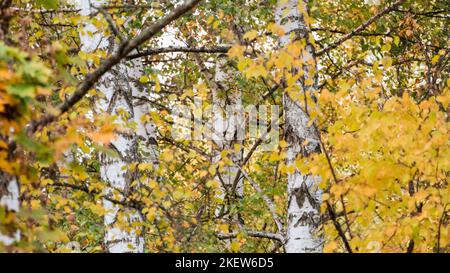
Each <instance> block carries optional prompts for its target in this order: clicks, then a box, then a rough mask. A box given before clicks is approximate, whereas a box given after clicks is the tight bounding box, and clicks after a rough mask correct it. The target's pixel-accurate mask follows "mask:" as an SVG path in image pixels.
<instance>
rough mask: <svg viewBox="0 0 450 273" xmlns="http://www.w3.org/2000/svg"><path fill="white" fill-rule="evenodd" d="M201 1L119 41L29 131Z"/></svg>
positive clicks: (67, 106) (181, 7) (62, 109)
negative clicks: (69, 95) (128, 38)
mask: <svg viewBox="0 0 450 273" xmlns="http://www.w3.org/2000/svg"><path fill="white" fill-rule="evenodd" d="M201 1H202V0H186V1H185V2H184V3H183V4H181V5H179V6H178V7H176V8H175V9H173V10H172V11H171V12H170V13H169V14H168V15H166V16H165V17H163V18H161V19H160V20H158V21H156V22H155V23H154V24H152V25H151V26H149V27H148V28H146V29H144V30H143V31H142V32H141V34H139V35H138V36H136V37H135V38H133V39H131V40H129V41H125V42H123V43H121V44H120V46H119V47H118V49H117V50H116V51H115V52H114V53H113V54H112V55H111V56H110V57H109V58H107V59H106V60H105V61H104V62H103V63H102V64H101V65H100V66H99V67H98V68H97V69H96V70H95V71H94V72H92V73H89V74H87V75H86V77H85V78H84V80H83V81H82V82H81V83H80V84H79V85H78V88H77V89H76V90H75V92H74V93H73V95H72V96H71V97H70V98H69V99H67V100H66V101H65V102H63V103H62V104H60V105H59V106H58V109H59V112H60V113H59V114H58V115H54V114H48V115H45V116H44V117H42V118H41V119H40V120H38V121H36V122H32V123H31V124H30V126H29V128H28V130H29V132H30V133H34V132H35V131H36V130H37V129H38V128H40V127H42V126H45V125H47V124H49V123H51V122H53V121H54V120H56V119H57V118H58V117H59V116H61V115H62V114H64V113H65V112H67V111H68V110H69V109H70V108H71V107H72V106H74V105H75V104H76V103H77V102H78V101H80V100H81V99H82V98H83V97H84V96H85V95H86V93H87V92H88V91H89V90H90V89H91V88H92V87H93V86H94V85H95V84H96V83H97V81H98V80H100V78H101V77H102V76H103V75H104V74H105V73H106V72H108V71H109V70H110V69H111V68H113V67H114V66H115V65H116V64H118V63H119V62H120V61H121V60H122V59H123V58H125V57H126V56H127V55H128V54H129V53H130V52H131V51H133V50H134V49H136V48H137V47H138V46H140V45H142V44H143V43H145V42H146V41H148V40H149V39H150V38H152V37H153V36H154V35H156V34H157V33H158V32H159V31H161V30H162V29H163V28H164V27H165V26H167V25H168V24H170V23H171V22H172V21H174V20H176V19H177V18H179V17H181V16H182V15H183V14H185V13H186V12H188V11H190V10H191V9H193V8H194V7H195V6H196V5H197V4H198V3H199V2H201Z"/></svg>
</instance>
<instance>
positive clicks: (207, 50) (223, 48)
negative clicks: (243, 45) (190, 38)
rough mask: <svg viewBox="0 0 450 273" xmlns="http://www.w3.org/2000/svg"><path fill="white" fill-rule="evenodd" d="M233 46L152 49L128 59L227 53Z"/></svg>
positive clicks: (130, 56)
mask: <svg viewBox="0 0 450 273" xmlns="http://www.w3.org/2000/svg"><path fill="white" fill-rule="evenodd" d="M230 48H231V46H215V47H197V48H195V47H179V46H169V47H162V48H152V49H148V50H145V51H143V52H140V53H136V54H132V55H129V56H128V57H127V59H130V60H132V59H136V58H141V57H145V56H151V55H156V54H161V53H173V52H185V53H189V52H194V53H227V52H228V50H229V49H230Z"/></svg>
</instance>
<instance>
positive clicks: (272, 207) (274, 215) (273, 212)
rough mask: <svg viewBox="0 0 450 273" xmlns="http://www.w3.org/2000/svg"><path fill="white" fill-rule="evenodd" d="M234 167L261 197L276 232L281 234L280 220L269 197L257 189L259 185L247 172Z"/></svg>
mask: <svg viewBox="0 0 450 273" xmlns="http://www.w3.org/2000/svg"><path fill="white" fill-rule="evenodd" d="M235 166H236V167H238V168H239V170H240V171H241V173H242V174H243V175H244V177H245V178H246V179H247V180H248V182H250V184H251V185H252V187H253V188H255V190H256V191H257V192H258V193H259V194H260V195H261V197H262V199H263V200H264V202H265V203H266V205H267V207H268V208H269V210H270V212H271V213H272V218H273V220H274V222H275V224H276V225H277V228H278V231H280V232H281V231H282V230H283V225H282V224H281V220H280V218H278V215H277V212H276V209H275V204H274V203H273V202H272V200H270V198H269V197H267V196H266V195H265V194H264V193H263V191H262V189H261V188H260V187H259V185H258V184H257V183H256V182H255V181H253V179H252V178H251V177H250V176H249V175H248V173H247V172H245V171H244V170H243V169H242V168H241V167H240V166H238V165H235Z"/></svg>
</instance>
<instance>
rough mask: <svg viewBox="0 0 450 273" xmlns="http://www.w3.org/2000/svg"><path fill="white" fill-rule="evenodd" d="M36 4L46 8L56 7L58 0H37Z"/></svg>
mask: <svg viewBox="0 0 450 273" xmlns="http://www.w3.org/2000/svg"><path fill="white" fill-rule="evenodd" d="M37 4H38V5H40V6H41V7H43V8H46V9H57V8H58V4H59V3H58V0H37Z"/></svg>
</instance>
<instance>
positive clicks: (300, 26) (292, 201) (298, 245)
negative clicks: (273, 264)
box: [275, 0, 323, 253]
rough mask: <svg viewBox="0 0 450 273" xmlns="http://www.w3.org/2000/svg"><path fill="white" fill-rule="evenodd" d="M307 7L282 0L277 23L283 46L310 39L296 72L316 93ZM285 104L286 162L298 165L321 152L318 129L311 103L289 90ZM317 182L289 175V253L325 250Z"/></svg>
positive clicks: (306, 87)
mask: <svg viewBox="0 0 450 273" xmlns="http://www.w3.org/2000/svg"><path fill="white" fill-rule="evenodd" d="M299 5H302V6H301V8H300V10H303V12H301V11H299V8H298V6H299ZM307 9H308V8H307V1H303V0H302V1H298V0H288V1H286V0H279V1H278V4H277V8H276V12H275V16H276V22H277V24H278V25H280V26H282V27H283V28H284V31H285V33H284V35H283V36H282V37H280V45H281V46H285V45H286V44H288V43H290V42H291V39H290V37H291V34H294V35H293V37H294V41H296V40H302V39H303V40H306V47H305V50H303V52H302V55H301V56H300V57H301V58H303V61H304V65H303V66H302V67H298V68H296V69H294V71H293V72H294V73H298V72H299V71H300V70H303V71H304V75H305V76H302V77H301V78H300V80H299V81H298V82H297V84H298V87H299V92H302V93H303V94H305V95H311V94H312V93H313V92H314V86H313V85H308V84H307V83H306V82H308V81H306V78H307V77H308V75H310V72H311V71H312V73H311V74H314V75H315V70H316V60H315V58H314V47H313V45H312V44H311V41H310V40H309V39H310V36H309V35H310V29H309V27H308V25H307V23H306V21H305V14H307V12H308V10H307ZM311 60H312V61H311ZM315 81H316V79H315V77H314V82H315ZM305 92H306V93H305ZM302 97H303V96H302ZM283 104H284V105H283V110H284V115H285V138H286V141H287V144H288V148H287V149H288V150H287V160H286V161H287V164H288V165H289V164H294V163H295V159H296V158H298V157H299V156H307V155H309V154H311V153H317V152H320V145H319V140H318V136H317V135H316V133H315V131H314V128H313V127H312V126H308V123H309V121H310V118H309V115H308V108H307V106H305V107H301V106H300V105H299V104H300V103H299V102H298V101H294V100H293V99H292V98H291V97H290V95H289V94H288V93H287V92H285V94H284V97H283ZM317 182H318V178H315V177H313V176H311V175H310V174H302V173H300V171H298V170H295V172H294V173H292V174H288V205H287V206H288V211H287V214H288V215H287V216H288V217H287V228H286V236H287V242H286V245H285V249H286V252H294V253H305V252H322V245H323V240H322V238H321V237H320V236H318V235H317V234H316V232H317V228H318V227H319V226H320V218H321V217H320V202H321V191H320V190H318V185H317V184H318V183H317Z"/></svg>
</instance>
